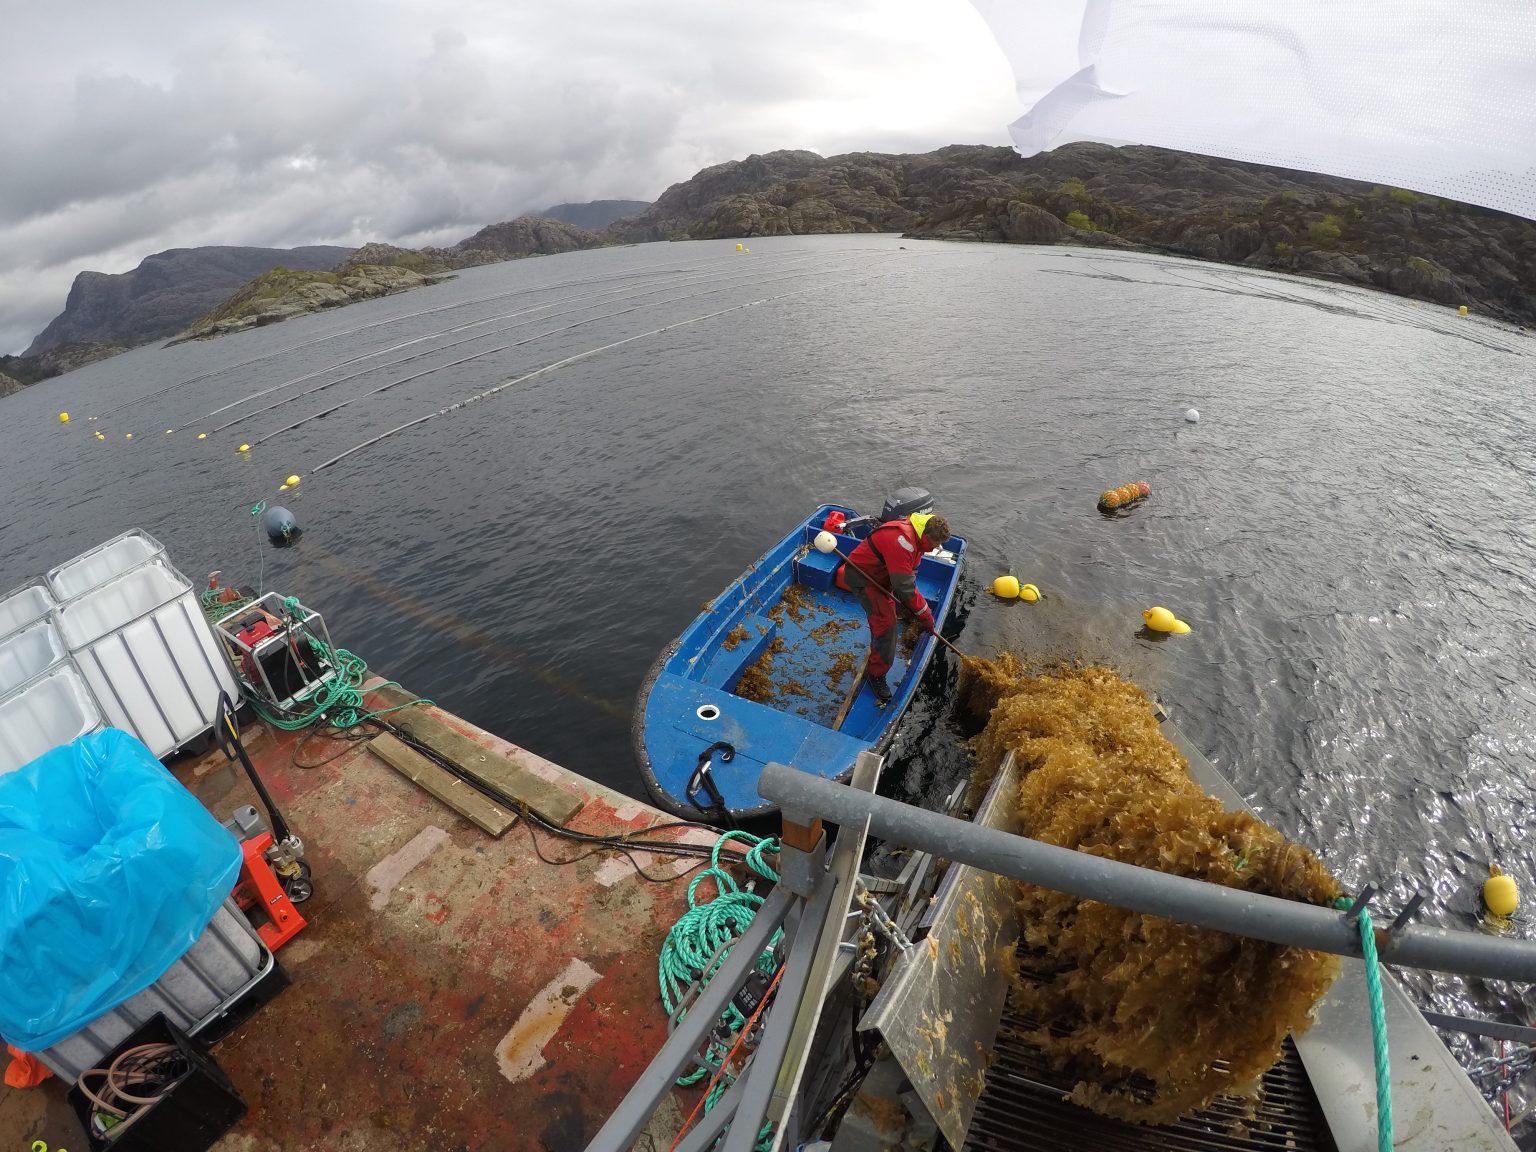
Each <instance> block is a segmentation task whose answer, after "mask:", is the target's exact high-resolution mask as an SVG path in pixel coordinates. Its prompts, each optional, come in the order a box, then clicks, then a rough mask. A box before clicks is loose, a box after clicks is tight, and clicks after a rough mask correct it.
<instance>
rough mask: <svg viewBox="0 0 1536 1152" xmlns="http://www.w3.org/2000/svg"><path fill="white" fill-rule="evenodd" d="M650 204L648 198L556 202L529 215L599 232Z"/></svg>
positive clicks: (643, 209) (642, 210)
mask: <svg viewBox="0 0 1536 1152" xmlns="http://www.w3.org/2000/svg"><path fill="white" fill-rule="evenodd" d="M650 206H651V202H650V201H649V200H588V201H587V202H586V203H585V204H556V205H555V206H554V207H553V208H546V209H544V210H543V211H542V212H533V213H530V215H533V216H542V217H544V219H546V220H558V221H560V222H561V223H562V224H574V225H576V227H578V228H585V229H586V230H587V231H588V232H601V231H602V230H603V229H604V228H606V227H608V225H610V224H612V223H613V222H614V221H615V220H621V219H623V218H624V217H625V216H633V215H635V214H636V213H638V212H644V211H645V210H646V209H647V208H649V207H650Z"/></svg>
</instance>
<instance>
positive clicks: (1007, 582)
mask: <svg viewBox="0 0 1536 1152" xmlns="http://www.w3.org/2000/svg"><path fill="white" fill-rule="evenodd" d="M992 594H993V595H994V596H1001V597H1002V598H1003V599H1004V600H1017V599H1018V598H1019V578H1018V577H1017V576H999V577H998V578H997V579H996V580H994V581H992Z"/></svg>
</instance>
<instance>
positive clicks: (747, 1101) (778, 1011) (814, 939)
mask: <svg viewBox="0 0 1536 1152" xmlns="http://www.w3.org/2000/svg"><path fill="white" fill-rule="evenodd" d="M863 794H864V795H866V796H867V795H868V793H867V792H866V793H863ZM835 883H836V877H835V876H833V875H832V873H830V872H828V873H823V874H822V877H821V879H820V880H818V881H817V883H816V891H815V892H814V893H813V894H812V896H811V898H810V899H809V900H808V901H806V904H805V912H804V914H803V915H802V916H801V917H800V923H799V924H798V925H797V926H796V928H795V933H794V936H793V939H792V943H791V944H790V946H789V955H788V957H786V958H785V960H784V975H783V976H782V977H781V979H780V984H779V990H778V992H777V993H776V994H775V996H774V999H773V1010H772V1011H770V1012H769V1013H768V1022H767V1023H766V1024H765V1025H764V1026H763V1038H762V1040H761V1041H760V1042H759V1043H758V1046H757V1051H756V1052H755V1053H753V1055H752V1063H750V1064H748V1065H747V1070H746V1072H744V1073H743V1074H742V1077H741V1080H740V1081H739V1083H742V1084H744V1085H745V1086H744V1087H743V1088H742V1090H741V1102H740V1103H739V1104H738V1105H737V1107H736V1116H735V1118H734V1119H733V1120H732V1121H731V1127H730V1130H729V1131H728V1132H726V1134H725V1149H724V1152H752V1149H753V1148H755V1147H756V1146H757V1134H758V1133H759V1132H760V1131H761V1130H762V1127H763V1118H764V1116H765V1115H766V1114H767V1111H768V1101H769V1100H770V1099H771V1098H772V1096H773V1088H774V1085H775V1084H776V1083H777V1082H778V1078H779V1069H780V1067H781V1066H782V1065H783V1063H784V1057H785V1053H786V1052H787V1051H788V1050H789V1037H790V1034H791V1032H792V1031H793V1030H794V1026H795V1018H796V1016H798V1015H799V1012H800V1001H801V999H802V998H803V997H804V996H805V991H806V985H807V984H808V983H809V981H810V975H811V964H812V962H813V961H814V960H815V958H816V945H817V943H818V942H819V941H820V940H821V934H822V933H823V932H825V931H827V912H828V910H829V909H830V908H831V907H832V890H833V887H834V885H835ZM775 891H778V889H775Z"/></svg>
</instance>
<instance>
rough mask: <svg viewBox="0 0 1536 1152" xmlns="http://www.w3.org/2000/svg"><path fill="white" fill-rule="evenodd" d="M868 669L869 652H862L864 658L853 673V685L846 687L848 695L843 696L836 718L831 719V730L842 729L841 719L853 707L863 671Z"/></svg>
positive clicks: (862, 680) (861, 682)
mask: <svg viewBox="0 0 1536 1152" xmlns="http://www.w3.org/2000/svg"><path fill="white" fill-rule="evenodd" d="M868 670H869V653H868V652H865V653H864V659H863V661H862V662H860V664H859V668H858V671H857V672H855V673H854V677H853V687H852V688H850V689H848V695H846V696H844V697H843V706H842V707H841V708H839V709H838V710H837V719H836V720H834V721H832V731H834V732H840V731H842V727H843V721H844V720H846V719H848V710H849V709H850V708H852V707H853V701H854V699H855V698H856V697H857V696H858V694H859V688H860V686H861V685H863V683H864V673H865V672H867V671H868Z"/></svg>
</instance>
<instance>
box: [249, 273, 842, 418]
mask: <svg viewBox="0 0 1536 1152" xmlns="http://www.w3.org/2000/svg"><path fill="white" fill-rule="evenodd" d="M849 267H851V265H848V266H843V267H838V268H829V269H827V270H825V271H818V272H791V273H787V274H786V275H783V276H773V277H769V278H767V279H765V280H761V281H759V283H763V284H773V283H777V282H778V281H780V280H794V279H798V278H800V277H803V276H824V275H832V274H834V273H837V272H846V271H847V270H848V268H849ZM717 291H718V290H717V289H715V288H706V289H704V290H703V291H701V292H690V293H688V294H687V295H686V296H677V297H674V298H672V299H670V300H653V301H651V302H650V303H648V304H634V305H631V306H630V307H628V308H623V309H620V310H619V311H617V312H608V313H605V314H603V315H601V316H589V317H587V318H586V319H585V320H578V321H576V322H574V323H572V324H565V325H562V326H561V327H559V328H551V329H548V330H546V331H544V332H540V333H537V334H536V335H533V336H529V337H526V338H525V339H522V340H514V341H512V342H511V343H510V344H502V345H498V346H497V347H495V348H487V349H484V350H482V351H480V352H476V353H473V354H472V355H469V356H461V357H460V358H459V359H457V360H451V361H449V362H448V363H447V364H438V365H435V366H433V367H431V368H424V369H423V370H422V371H420V372H413V373H411V374H410V375H409V376H402V377H401V378H400V379H398V380H391V381H390V382H389V383H388V384H381V385H379V387H377V388H370V389H368V391H366V392H359V393H358V394H357V395H356V396H351V397H348V398H347V399H345V400H342V401H341V402H339V403H337V404H333V405H331V406H330V407H329V408H326V409H324V410H322V411H319V412H312V413H310V414H309V415H308V416H305V417H303V418H301V419H299V420H295V421H294V422H293V423H292V424H285V425H284V426H283V427H281V428H275V429H273V430H272V431H271V432H268V433H267V434H266V435H265V436H262V437H260V438H258V439H257V440H256V443H257V444H265V443H266V442H267V441H268V440H271V439H273V438H274V437H276V436H281V435H283V434H284V433H285V432H292V431H293V430H294V429H295V428H299V427H302V426H303V425H305V424H308V423H309V422H310V421H312V420H323V419H324V418H325V417H327V416H330V415H333V414H334V413H336V412H339V411H341V409H343V408H347V407H350V406H351V405H353V404H356V403H357V402H358V401H359V400H366V399H368V398H369V397H370V396H377V395H378V394H379V393H381V392H388V391H389V390H390V389H391V388H398V387H399V386H400V385H402V384H409V383H410V382H411V381H413V380H420V379H421V378H422V377H423V376H430V375H432V374H433V373H435V372H443V371H446V370H447V369H449V368H457V367H458V366H459V365H461V364H468V363H470V362H472V361H475V360H480V359H483V358H484V357H486V356H494V355H496V354H497V353H498V352H505V351H507V350H509V349H512V348H521V347H523V346H524V345H525V344H533V343H535V342H537V341H539V340H542V339H544V338H545V337H546V336H557V335H559V334H561V333H562V332H569V331H571V330H572V329H574V328H581V327H584V326H585V325H587V324H595V323H597V322H598V321H599V320H614V319H617V318H618V317H620V316H627V315H629V314H630V313H631V312H639V311H640V310H642V309H644V308H655V307H658V306H660V305H663V304H679V303H681V302H683V301H684V300H694V299H697V298H698V297H700V296H713V295H715V294H716V292H717ZM727 311H730V309H727ZM662 331H664V329H662Z"/></svg>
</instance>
